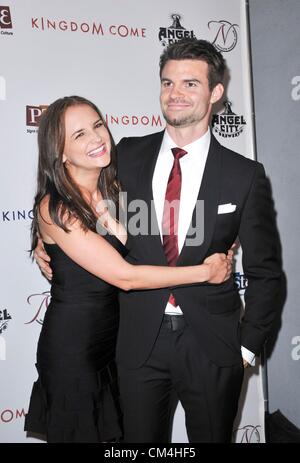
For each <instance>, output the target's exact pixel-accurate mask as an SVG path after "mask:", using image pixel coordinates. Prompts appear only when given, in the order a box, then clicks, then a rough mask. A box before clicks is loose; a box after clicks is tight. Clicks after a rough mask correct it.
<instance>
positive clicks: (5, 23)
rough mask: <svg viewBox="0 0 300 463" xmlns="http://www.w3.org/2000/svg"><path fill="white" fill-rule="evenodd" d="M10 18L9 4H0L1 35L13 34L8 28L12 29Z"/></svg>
mask: <svg viewBox="0 0 300 463" xmlns="http://www.w3.org/2000/svg"><path fill="white" fill-rule="evenodd" d="M12 27H13V25H12V19H11V14H10V8H9V6H0V31H1V35H13V34H14V33H13V32H12V31H11V30H9V29H12Z"/></svg>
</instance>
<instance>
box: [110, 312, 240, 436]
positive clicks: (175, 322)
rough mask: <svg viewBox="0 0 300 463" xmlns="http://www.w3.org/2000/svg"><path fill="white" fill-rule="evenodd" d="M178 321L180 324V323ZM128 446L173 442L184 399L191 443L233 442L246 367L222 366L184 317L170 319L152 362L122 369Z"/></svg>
mask: <svg viewBox="0 0 300 463" xmlns="http://www.w3.org/2000/svg"><path fill="white" fill-rule="evenodd" d="M174 317H176V319H174ZM118 371H119V384H120V394H121V405H122V407H123V413H124V432H125V437H124V441H125V442H135V443H139V442H170V434H171V433H170V430H171V426H172V418H173V416H172V415H173V413H174V408H175V406H176V403H177V400H178V399H179V400H180V402H181V404H182V406H183V408H184V411H185V417H186V428H187V434H188V438H189V442H230V441H231V434H232V427H233V421H234V418H235V415H236V412H237V407H238V399H239V395H240V390H241V386H242V380H243V372H244V369H243V364H242V359H241V363H240V364H238V365H234V366H231V367H218V366H217V365H215V364H213V363H212V362H210V361H209V359H208V358H207V357H206V356H205V355H204V353H203V352H201V348H200V347H199V344H198V343H197V342H196V340H195V338H194V335H193V334H192V333H191V331H190V328H189V326H188V325H187V324H186V323H185V320H184V317H183V316H179V318H178V316H166V315H165V316H164V319H163V323H162V325H161V329H160V332H159V335H158V338H157V340H156V342H155V345H154V347H153V350H152V352H151V355H150V357H149V358H148V360H147V361H146V363H145V364H144V365H143V366H141V367H140V368H137V369H129V368H127V367H124V366H123V365H122V364H119V365H118Z"/></svg>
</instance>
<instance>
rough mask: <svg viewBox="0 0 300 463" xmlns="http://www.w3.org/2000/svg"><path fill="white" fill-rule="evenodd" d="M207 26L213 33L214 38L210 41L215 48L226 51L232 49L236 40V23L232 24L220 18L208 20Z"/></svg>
mask: <svg viewBox="0 0 300 463" xmlns="http://www.w3.org/2000/svg"><path fill="white" fill-rule="evenodd" d="M207 26H208V28H209V30H211V31H212V32H213V34H214V35H213V37H214V39H213V40H211V43H212V44H213V45H214V46H215V47H216V49H217V50H219V51H221V52H223V51H225V52H228V51H231V50H233V49H234V47H235V46H236V44H237V40H238V34H237V30H236V28H237V27H239V25H238V24H232V23H230V22H229V21H225V20H224V19H222V20H220V21H209V22H208V23H207Z"/></svg>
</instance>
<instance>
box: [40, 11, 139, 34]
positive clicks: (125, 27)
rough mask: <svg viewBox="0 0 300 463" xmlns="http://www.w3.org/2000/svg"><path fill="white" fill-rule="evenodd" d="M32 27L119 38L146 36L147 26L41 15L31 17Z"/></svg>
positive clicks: (42, 29) (41, 29)
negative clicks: (52, 17) (53, 17)
mask: <svg viewBox="0 0 300 463" xmlns="http://www.w3.org/2000/svg"><path fill="white" fill-rule="evenodd" d="M31 28H32V29H34V30H37V31H42V32H44V31H52V32H59V33H60V32H71V33H73V32H76V33H83V34H92V35H97V36H105V35H112V36H113V37H119V38H128V37H130V38H134V39H140V38H142V39H144V38H146V28H145V27H141V26H135V25H134V26H132V25H129V24H110V25H109V24H108V25H106V24H102V23H100V22H97V23H96V22H94V21H93V22H91V21H81V20H76V21H75V20H74V18H72V20H71V19H66V18H64V19H59V20H58V19H51V18H45V17H44V16H41V17H40V18H31Z"/></svg>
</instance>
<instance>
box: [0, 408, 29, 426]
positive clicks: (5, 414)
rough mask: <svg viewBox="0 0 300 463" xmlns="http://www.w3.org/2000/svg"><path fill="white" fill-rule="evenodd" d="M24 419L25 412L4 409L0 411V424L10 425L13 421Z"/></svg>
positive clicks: (22, 410)
mask: <svg viewBox="0 0 300 463" xmlns="http://www.w3.org/2000/svg"><path fill="white" fill-rule="evenodd" d="M20 418H25V410H24V408H22V409H21V410H18V409H16V410H11V409H9V408H6V409H5V410H1V411H0V423H11V422H12V421H14V420H17V419H20Z"/></svg>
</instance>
